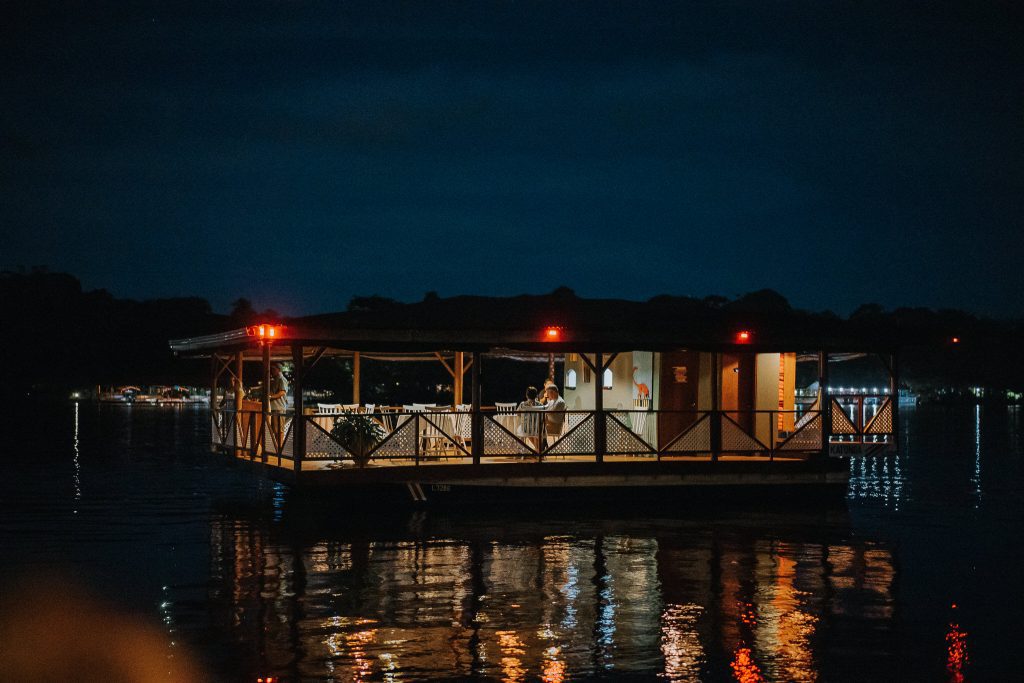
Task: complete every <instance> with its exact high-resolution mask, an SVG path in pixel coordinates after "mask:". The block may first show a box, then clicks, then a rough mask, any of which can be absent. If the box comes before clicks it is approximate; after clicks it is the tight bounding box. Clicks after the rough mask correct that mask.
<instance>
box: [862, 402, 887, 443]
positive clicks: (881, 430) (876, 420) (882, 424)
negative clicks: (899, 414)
mask: <svg viewBox="0 0 1024 683" xmlns="http://www.w3.org/2000/svg"><path fill="white" fill-rule="evenodd" d="M892 421H893V420H892V397H891V396H890V397H889V398H887V399H885V402H884V403H883V404H882V407H881V408H879V409H878V412H877V413H875V416H874V417H873V418H871V422H869V423H868V426H867V427H866V428H865V429H864V433H865V434H892V433H893V429H892Z"/></svg>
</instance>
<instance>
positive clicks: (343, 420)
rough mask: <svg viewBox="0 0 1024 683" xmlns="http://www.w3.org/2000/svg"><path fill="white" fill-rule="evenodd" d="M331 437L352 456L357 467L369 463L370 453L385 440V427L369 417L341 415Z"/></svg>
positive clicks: (336, 419)
mask: <svg viewBox="0 0 1024 683" xmlns="http://www.w3.org/2000/svg"><path fill="white" fill-rule="evenodd" d="M331 436H333V437H334V439H335V440H336V441H337V442H338V443H339V444H341V445H342V446H343V447H344V448H345V450H347V451H348V452H349V453H351V454H352V458H353V460H355V463H356V465H357V466H359V467H362V466H364V465H365V464H366V463H367V462H369V459H370V458H369V455H370V451H372V450H373V449H374V448H375V447H376V446H377V444H379V443H380V442H381V441H382V440H383V439H384V427H382V426H381V424H380V423H379V422H377V421H376V420H374V419H373V418H372V417H371V416H369V415H358V414H355V413H352V414H349V415H339V416H338V417H337V418H335V420H334V428H333V429H331Z"/></svg>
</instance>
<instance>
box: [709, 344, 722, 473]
mask: <svg viewBox="0 0 1024 683" xmlns="http://www.w3.org/2000/svg"><path fill="white" fill-rule="evenodd" d="M708 419H709V420H710V421H711V462H718V458H719V456H720V455H721V454H722V354H721V353H720V352H718V351H715V352H714V353H712V354H711V416H710V417H709V418H708Z"/></svg>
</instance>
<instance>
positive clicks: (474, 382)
mask: <svg viewBox="0 0 1024 683" xmlns="http://www.w3.org/2000/svg"><path fill="white" fill-rule="evenodd" d="M472 370H473V372H472V373H471V374H470V382H471V384H470V387H471V388H470V394H471V398H470V401H471V402H472V411H473V412H471V413H470V420H471V421H472V422H471V425H472V431H471V434H472V439H473V443H472V444H471V448H472V454H473V464H474V465H479V464H480V456H481V455H483V452H484V423H483V415H481V414H480V402H481V396H482V395H483V392H482V387H481V386H480V352H479V351H474V352H473V367H472Z"/></svg>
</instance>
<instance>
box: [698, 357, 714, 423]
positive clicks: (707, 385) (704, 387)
mask: <svg viewBox="0 0 1024 683" xmlns="http://www.w3.org/2000/svg"><path fill="white" fill-rule="evenodd" d="M714 362H715V355H714V354H713V353H701V354H700V375H699V378H700V379H699V381H698V384H697V409H698V410H712V409H713V408H714V405H713V400H714V397H713V395H712V383H713V382H714V379H715V368H714Z"/></svg>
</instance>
